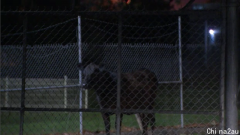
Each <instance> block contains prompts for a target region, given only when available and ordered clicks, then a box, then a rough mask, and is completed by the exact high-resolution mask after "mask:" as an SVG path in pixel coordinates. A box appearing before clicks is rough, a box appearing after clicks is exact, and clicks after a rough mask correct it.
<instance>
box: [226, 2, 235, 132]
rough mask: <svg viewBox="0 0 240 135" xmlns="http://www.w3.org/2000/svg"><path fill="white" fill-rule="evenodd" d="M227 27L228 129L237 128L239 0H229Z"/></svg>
mask: <svg viewBox="0 0 240 135" xmlns="http://www.w3.org/2000/svg"><path fill="white" fill-rule="evenodd" d="M226 6H227V14H226V15H227V20H226V23H227V29H226V33H227V34H226V41H227V42H226V43H227V46H226V53H227V55H226V60H227V62H226V129H229V128H230V129H232V130H237V128H238V110H237V91H238V90H237V88H238V51H237V50H238V47H237V38H238V35H237V34H238V33H237V31H238V29H237V0H228V1H227V5H226Z"/></svg>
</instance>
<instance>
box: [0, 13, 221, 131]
mask: <svg viewBox="0 0 240 135" xmlns="http://www.w3.org/2000/svg"><path fill="white" fill-rule="evenodd" d="M206 13H208V14H207V15H206ZM2 16H3V18H8V20H5V21H4V20H3V22H2V24H1V29H2V33H1V38H2V40H1V44H2V47H1V65H2V66H1V109H2V110H3V111H2V112H1V117H2V118H1V134H6V135H7V134H19V133H20V134H21V133H22V134H49V135H50V134H85V135H88V134H106V133H111V134H115V133H117V132H118V131H119V130H118V129H120V127H121V132H122V134H126V135H128V134H129V135H130V134H132V135H135V134H141V133H143V134H147V133H149V134H206V133H207V132H208V129H209V128H211V129H215V128H217V129H219V128H221V127H220V123H221V122H222V120H223V119H222V118H221V115H220V114H221V106H222V104H220V94H219V93H220V90H221V84H220V82H221V79H222V78H221V55H222V52H223V51H224V50H222V49H221V46H222V40H221V31H220V30H221V29H222V16H221V14H220V13H219V12H211V11H208V12H200V11H199V12H194V13H185V12H184V13H175V12H174V13H171V12H146V13H139V12H79V13H71V12H66V13H65V12H64V13H61V12H29V13H24V12H10V11H7V12H3V13H2ZM209 32H210V33H209ZM212 32H213V33H212ZM79 62H80V63H79ZM24 64H25V65H24ZM23 84H24V85H23ZM113 114H116V116H115V115H113ZM122 114H123V117H122ZM126 114H127V115H126ZM132 114H133V115H132ZM21 118H23V119H21ZM23 120H24V122H23ZM115 121H116V123H115ZM115 124H116V125H115ZM115 126H116V127H117V128H115ZM153 128H154V130H153V131H152V132H151V130H152V129H153Z"/></svg>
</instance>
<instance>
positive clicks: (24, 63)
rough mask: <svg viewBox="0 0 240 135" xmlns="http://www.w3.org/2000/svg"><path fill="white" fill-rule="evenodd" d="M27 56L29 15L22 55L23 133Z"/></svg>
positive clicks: (21, 126)
mask: <svg viewBox="0 0 240 135" xmlns="http://www.w3.org/2000/svg"><path fill="white" fill-rule="evenodd" d="M26 58H27V16H24V17H23V57H22V90H21V109H20V131H19V134H20V135H23V123H24V111H25V88H26V86H25V85H26Z"/></svg>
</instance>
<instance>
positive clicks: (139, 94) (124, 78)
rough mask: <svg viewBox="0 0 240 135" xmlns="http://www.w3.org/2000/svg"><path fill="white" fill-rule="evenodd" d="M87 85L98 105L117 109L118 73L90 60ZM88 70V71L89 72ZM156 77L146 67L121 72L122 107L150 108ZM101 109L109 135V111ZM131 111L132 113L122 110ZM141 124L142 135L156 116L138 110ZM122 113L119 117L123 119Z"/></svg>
mask: <svg viewBox="0 0 240 135" xmlns="http://www.w3.org/2000/svg"><path fill="white" fill-rule="evenodd" d="M83 73H84V75H85V79H86V81H87V82H86V86H87V87H88V88H89V89H94V90H95V92H96V95H97V100H98V103H99V105H100V108H101V109H116V107H117V106H116V105H117V79H116V78H117V77H116V74H114V73H112V72H109V71H106V70H105V69H104V68H102V67H100V66H98V65H95V64H93V63H91V64H89V65H88V66H87V67H86V68H85V69H84V72H83ZM89 73H90V74H89ZM157 85H158V81H157V78H156V75H155V74H154V73H153V72H151V71H150V70H148V69H139V70H137V71H134V72H132V73H123V74H121V96H120V100H121V103H120V106H121V109H136V110H137V109H140V110H151V109H153V107H154V100H155V97H156V89H157ZM112 114H114V113H113V112H106V113H105V112H103V113H102V117H103V120H104V124H105V130H106V134H107V135H110V117H109V116H110V115H112ZM124 114H132V113H124ZM139 114H140V118H141V121H142V125H143V133H142V134H143V135H147V126H148V125H149V124H150V126H151V129H152V130H154V124H155V116H154V114H153V113H139ZM122 116H123V115H122V114H121V121H122Z"/></svg>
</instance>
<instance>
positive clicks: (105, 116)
mask: <svg viewBox="0 0 240 135" xmlns="http://www.w3.org/2000/svg"><path fill="white" fill-rule="evenodd" d="M102 117H103V121H104V125H105V131H106V135H110V117H109V114H107V113H102Z"/></svg>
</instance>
